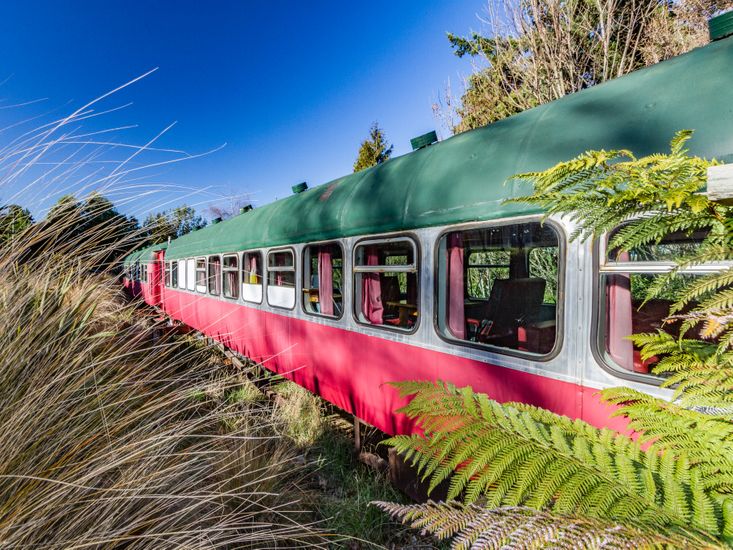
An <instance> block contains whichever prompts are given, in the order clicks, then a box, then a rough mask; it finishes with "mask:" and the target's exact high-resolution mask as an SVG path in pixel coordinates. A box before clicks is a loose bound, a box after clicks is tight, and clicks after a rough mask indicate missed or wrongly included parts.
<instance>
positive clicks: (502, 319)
mask: <svg viewBox="0 0 733 550" xmlns="http://www.w3.org/2000/svg"><path fill="white" fill-rule="evenodd" d="M546 284H547V283H546V281H545V280H544V279H539V278H525V279H497V280H495V281H494V284H493V285H492V287H491V294H490V295H489V301H488V303H487V318H488V319H491V320H493V321H494V324H495V325H500V326H511V327H514V326H516V324H517V322H518V320H520V319H522V320H530V319H534V318H536V317H537V316H538V315H539V312H540V308H541V307H542V300H543V298H544V295H545V285H546Z"/></svg>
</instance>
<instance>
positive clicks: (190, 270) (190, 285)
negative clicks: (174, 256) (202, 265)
mask: <svg viewBox="0 0 733 550" xmlns="http://www.w3.org/2000/svg"><path fill="white" fill-rule="evenodd" d="M186 288H187V289H188V290H195V289H196V264H195V263H194V260H193V259H188V260H186Z"/></svg>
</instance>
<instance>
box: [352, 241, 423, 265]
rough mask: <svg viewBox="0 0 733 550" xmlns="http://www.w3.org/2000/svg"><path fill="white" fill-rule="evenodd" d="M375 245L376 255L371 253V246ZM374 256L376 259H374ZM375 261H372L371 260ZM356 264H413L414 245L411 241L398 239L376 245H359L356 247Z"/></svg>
mask: <svg viewBox="0 0 733 550" xmlns="http://www.w3.org/2000/svg"><path fill="white" fill-rule="evenodd" d="M375 246H376V249H377V252H376V256H374V255H371V250H370V249H371V248H374V247H375ZM375 258H376V259H375ZM375 261H376V262H377V263H373V262H375ZM356 265H357V266H377V265H381V266H386V265H392V266H399V265H402V266H405V265H415V247H414V245H413V243H412V241H407V240H399V241H392V242H384V243H378V244H376V245H368V244H365V245H360V246H358V247H357V248H356Z"/></svg>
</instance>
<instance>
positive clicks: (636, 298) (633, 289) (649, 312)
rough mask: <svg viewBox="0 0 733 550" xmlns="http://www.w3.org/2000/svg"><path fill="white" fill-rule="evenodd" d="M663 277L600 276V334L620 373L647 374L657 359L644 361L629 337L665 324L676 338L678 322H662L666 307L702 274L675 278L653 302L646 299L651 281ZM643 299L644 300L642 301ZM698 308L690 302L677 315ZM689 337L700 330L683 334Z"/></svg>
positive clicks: (667, 312)
mask: <svg viewBox="0 0 733 550" xmlns="http://www.w3.org/2000/svg"><path fill="white" fill-rule="evenodd" d="M663 276H664V275H659V274H657V275H655V274H650V273H603V274H601V285H602V286H601V288H602V289H604V300H603V304H602V318H601V319H602V323H601V326H602V329H603V330H602V333H601V335H600V337H601V339H602V342H603V346H604V348H605V350H606V354H607V357H608V358H609V359H610V360H611V362H612V363H613V364H614V365H615V366H617V367H620V368H621V369H623V370H626V371H631V372H641V373H649V372H650V371H651V368H652V367H653V366H654V364H655V363H656V362H657V357H651V358H649V359H647V360H643V359H642V358H641V353H640V349H639V348H638V347H636V346H635V345H634V344H633V343H632V342H631V341H630V340H628V338H627V337H628V336H630V335H632V334H641V333H644V332H655V331H656V330H657V329H658V328H661V327H662V325H663V324H664V330H665V331H666V332H669V333H671V334H673V335H675V336H679V331H680V324H681V323H680V321H674V320H670V321H668V322H666V323H665V322H664V320H665V318H666V317H667V316H668V315H669V308H670V306H671V305H672V303H673V302H674V301H675V297H676V296H677V295H678V294H677V293H678V291H679V290H680V289H681V288H683V287H684V286H686V285H688V284H689V283H690V282H691V281H693V280H694V279H695V278H696V277H700V276H703V275H690V274H685V275H678V276H677V277H675V279H674V280H672V281H671V282H670V283H668V284H666V285H665V289H664V291H663V292H662V293H661V294H660V295H659V296H657V297H656V298H654V299H652V300H646V296H647V291H648V289H649V287H650V286H651V285H652V284H654V282H655V281H656V280H657V279H658V278H659V277H663ZM645 300H646V301H645ZM696 306H697V302H692V303H690V304H688V305H687V307H685V309H684V310H683V311H680V313H685V312H686V311H689V310H690V309H692V308H694V307H696ZM686 336H687V337H689V338H699V337H700V334H699V329H697V330H696V329H693V330H690V331H688V332H687V334H686Z"/></svg>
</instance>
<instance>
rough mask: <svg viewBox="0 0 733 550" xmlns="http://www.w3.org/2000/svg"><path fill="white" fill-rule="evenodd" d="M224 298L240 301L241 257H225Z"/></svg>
mask: <svg viewBox="0 0 733 550" xmlns="http://www.w3.org/2000/svg"><path fill="white" fill-rule="evenodd" d="M224 296H225V297H226V298H232V299H234V300H237V299H239V256H237V255H236V254H229V255H227V256H224Z"/></svg>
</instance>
